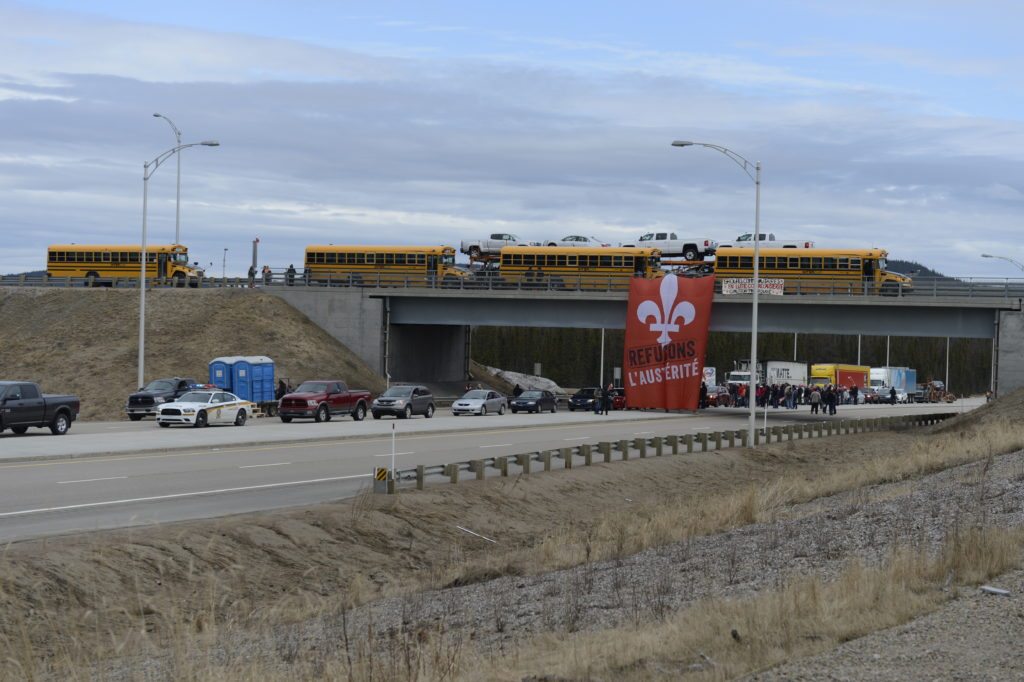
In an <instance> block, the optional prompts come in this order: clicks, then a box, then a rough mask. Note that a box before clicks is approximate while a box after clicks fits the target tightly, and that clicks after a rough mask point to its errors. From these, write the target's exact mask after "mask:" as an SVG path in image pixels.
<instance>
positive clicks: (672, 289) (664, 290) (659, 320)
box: [636, 275, 697, 346]
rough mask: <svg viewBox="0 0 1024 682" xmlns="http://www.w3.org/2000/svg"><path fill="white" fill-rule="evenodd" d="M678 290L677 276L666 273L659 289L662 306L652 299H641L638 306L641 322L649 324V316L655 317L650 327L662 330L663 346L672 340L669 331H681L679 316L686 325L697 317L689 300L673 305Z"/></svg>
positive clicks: (659, 341) (637, 314) (638, 315)
mask: <svg viewBox="0 0 1024 682" xmlns="http://www.w3.org/2000/svg"><path fill="white" fill-rule="evenodd" d="M678 292H679V283H678V282H677V281H676V276H675V275H665V277H663V278H662V280H661V288H660V289H659V291H658V293H659V294H660V296H661V307H660V308H659V307H658V304H657V303H655V302H654V301H652V300H647V301H641V302H640V305H638V306H637V307H636V316H637V319H639V320H640V322H642V323H644V324H647V320H648V319H649V318H654V321H653V322H651V324H650V329H651V331H652V332H661V336H659V337H658V343H660V344H661V345H663V346H665V345H668V343H669V342H670V341H672V338H671V337H670V336H669V335H668V333H669V332H677V331H679V325H678V324H676V321H677V320H679V318H682V319H683V325H684V326H685V325H688V324H690V323H691V322H693V320H694V318H695V317H697V310H696V309H695V308H694V307H693V304H692V303H690V302H689V301H681V302H680V303H679V304H678V305H676V306H675V307H673V304H674V303H675V301H676V294H677V293H678Z"/></svg>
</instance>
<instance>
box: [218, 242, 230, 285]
mask: <svg viewBox="0 0 1024 682" xmlns="http://www.w3.org/2000/svg"><path fill="white" fill-rule="evenodd" d="M227 271H228V249H227V247H226V246H225V247H224V262H223V263H221V266H220V278H221V280H224V279H225V278H226V277H227ZM222 284H223V282H222Z"/></svg>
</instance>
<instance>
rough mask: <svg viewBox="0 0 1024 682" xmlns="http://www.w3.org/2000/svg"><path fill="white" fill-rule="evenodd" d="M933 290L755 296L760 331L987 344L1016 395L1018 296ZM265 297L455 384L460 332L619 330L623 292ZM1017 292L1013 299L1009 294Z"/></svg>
mask: <svg viewBox="0 0 1024 682" xmlns="http://www.w3.org/2000/svg"><path fill="white" fill-rule="evenodd" d="M961 284H962V282H958V283H957V285H954V286H953V287H949V288H947V287H945V286H944V287H942V288H940V287H939V286H938V285H936V286H934V287H932V289H931V291H928V290H927V289H924V290H922V289H917V291H915V292H914V294H913V295H908V296H902V297H892V298H889V297H880V296H877V295H859V294H857V293H856V292H849V291H844V292H836V291H832V292H818V293H813V294H806V295H786V296H762V297H760V301H759V307H758V330H759V331H761V332H783V333H791V332H799V333H803V334H849V335H855V334H863V335H874V336H904V337H950V338H977V339H991V340H992V343H993V354H992V357H993V363H992V377H993V386H994V387H995V388H996V390H997V391H998V392H1003V391H1009V390H1012V389H1014V388H1018V387H1020V386H1024V312H1022V305H1021V304H1022V299H1024V285H1018V286H1017V287H1010V286H1003V287H1001V288H992V287H978V288H974V287H969V286H961ZM609 289H610V290H605V291H579V290H547V289H541V290H531V289H500V288H495V289H490V288H488V289H469V288H467V289H461V288H455V289H446V288H431V287H422V286H420V287H415V286H392V287H383V286H370V287H317V286H294V287H287V286H284V287H276V286H272V287H268V288H266V289H264V290H265V291H269V292H270V293H274V294H276V295H278V296H280V297H282V298H283V299H284V300H286V301H287V302H288V303H290V304H291V305H292V306H294V307H295V308H297V309H299V310H300V311H302V312H303V313H305V314H306V315H307V316H308V317H309V318H310V319H312V320H313V321H314V322H316V323H317V324H318V325H320V326H321V327H323V328H324V329H325V330H326V331H327V332H328V333H330V334H332V335H333V336H334V337H335V338H337V339H338V340H339V341H341V342H342V343H344V344H345V345H346V346H348V347H349V348H351V349H352V350H353V351H354V352H355V353H357V354H358V355H359V356H360V357H361V358H362V359H363V360H364V361H366V362H367V364H369V365H370V366H371V367H373V368H375V369H377V370H378V371H380V372H381V374H384V375H390V376H391V377H392V378H394V379H401V378H403V377H407V378H415V379H417V380H435V381H462V380H464V379H465V377H466V372H467V371H468V367H469V357H470V327H471V326H502V327H511V326H514V327H570V328H581V329H598V328H604V329H622V328H624V327H625V319H626V305H627V297H628V292H627V291H624V290H614V289H611V288H609ZM1018 289H1019V291H1018ZM750 318H751V297H750V296H749V295H746V296H744V295H724V294H720V293H719V294H716V295H715V299H714V305H713V306H712V315H711V331H727V332H749V331H750Z"/></svg>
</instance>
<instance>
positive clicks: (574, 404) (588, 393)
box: [569, 388, 601, 412]
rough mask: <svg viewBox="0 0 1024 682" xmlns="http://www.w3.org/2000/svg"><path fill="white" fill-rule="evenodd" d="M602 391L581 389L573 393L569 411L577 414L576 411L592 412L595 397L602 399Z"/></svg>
mask: <svg viewBox="0 0 1024 682" xmlns="http://www.w3.org/2000/svg"><path fill="white" fill-rule="evenodd" d="M600 395H601V389H599V388H581V389H580V390H578V391H576V392H575V393H573V395H572V397H571V398H569V411H570V412H575V411H576V410H591V411H593V409H594V397H595V396H597V397H600Z"/></svg>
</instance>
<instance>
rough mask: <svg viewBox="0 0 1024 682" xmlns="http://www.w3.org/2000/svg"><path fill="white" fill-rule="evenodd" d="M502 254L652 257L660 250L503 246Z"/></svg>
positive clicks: (625, 247)
mask: <svg viewBox="0 0 1024 682" xmlns="http://www.w3.org/2000/svg"><path fill="white" fill-rule="evenodd" d="M501 252H502V253H545V254H548V253H554V254H562V255H566V256H652V255H658V256H660V255H661V250H660V249H638V248H636V247H633V246H582V247H576V246H503V247H502V248H501Z"/></svg>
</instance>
